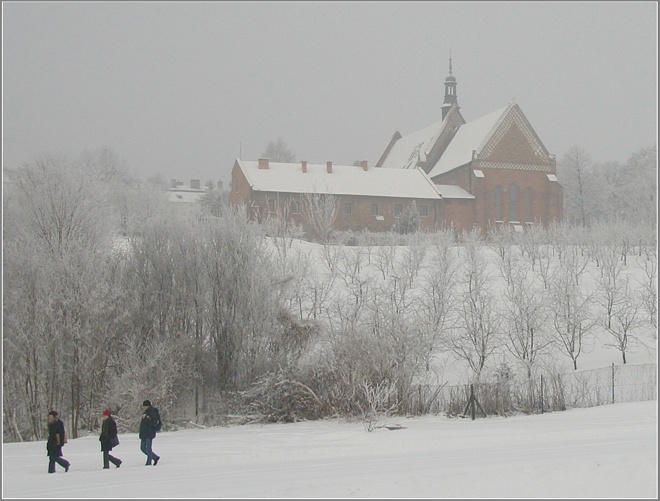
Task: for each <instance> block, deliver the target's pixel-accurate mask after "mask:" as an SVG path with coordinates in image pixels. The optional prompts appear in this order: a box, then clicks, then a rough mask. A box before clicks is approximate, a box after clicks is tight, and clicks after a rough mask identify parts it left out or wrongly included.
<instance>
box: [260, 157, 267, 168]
mask: <svg viewBox="0 0 660 501" xmlns="http://www.w3.org/2000/svg"><path fill="white" fill-rule="evenodd" d="M259 168H260V169H267V168H268V159H267V158H260V159H259Z"/></svg>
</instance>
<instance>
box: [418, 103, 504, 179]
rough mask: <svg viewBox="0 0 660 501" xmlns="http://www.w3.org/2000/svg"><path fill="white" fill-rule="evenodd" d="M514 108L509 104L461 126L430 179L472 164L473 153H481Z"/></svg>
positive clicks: (430, 174)
mask: <svg viewBox="0 0 660 501" xmlns="http://www.w3.org/2000/svg"><path fill="white" fill-rule="evenodd" d="M512 106H513V103H509V104H508V105H507V106H505V107H504V108H500V109H499V110H497V111H494V112H492V113H489V114H488V115H486V116H483V117H481V118H478V119H477V120H473V121H472V122H467V123H466V124H463V125H461V127H460V128H459V129H458V132H456V135H455V136H454V138H453V139H452V140H451V142H450V143H449V146H447V149H446V150H445V151H444V153H443V154H442V156H441V157H440V160H438V163H436V164H435V166H434V167H433V169H431V171H430V172H429V177H431V178H433V177H435V176H437V175H439V174H444V173H445V172H449V171H450V170H452V169H455V168H456V167H460V166H461V165H465V164H467V163H469V162H471V161H472V152H473V151H476V152H477V153H479V151H480V150H481V148H483V147H484V146H485V145H486V143H487V142H488V139H489V138H490V136H491V134H492V133H493V132H494V131H495V129H496V128H497V126H498V125H499V123H500V122H501V120H502V119H503V118H504V116H506V114H507V113H508V111H509V110H510V109H511V107H512Z"/></svg>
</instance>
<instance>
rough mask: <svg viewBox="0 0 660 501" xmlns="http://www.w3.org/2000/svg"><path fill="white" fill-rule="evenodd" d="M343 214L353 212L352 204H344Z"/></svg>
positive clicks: (348, 214)
mask: <svg viewBox="0 0 660 501" xmlns="http://www.w3.org/2000/svg"><path fill="white" fill-rule="evenodd" d="M344 214H346V215H347V216H350V215H351V214H353V206H352V205H351V204H350V203H345V204H344Z"/></svg>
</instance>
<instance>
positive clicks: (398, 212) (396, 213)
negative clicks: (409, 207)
mask: <svg viewBox="0 0 660 501" xmlns="http://www.w3.org/2000/svg"><path fill="white" fill-rule="evenodd" d="M402 213H403V205H400V204H396V205H394V217H400V216H401V214H402Z"/></svg>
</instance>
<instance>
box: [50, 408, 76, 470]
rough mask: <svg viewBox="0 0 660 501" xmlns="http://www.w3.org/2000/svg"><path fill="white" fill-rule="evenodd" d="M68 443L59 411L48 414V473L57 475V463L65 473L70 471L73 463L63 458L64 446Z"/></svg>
mask: <svg viewBox="0 0 660 501" xmlns="http://www.w3.org/2000/svg"><path fill="white" fill-rule="evenodd" d="M65 443H66V434H65V432H64V423H63V422H62V420H61V419H59V418H58V417H57V411H50V412H49V413H48V441H47V442H46V455H47V456H48V473H55V463H57V464H59V465H60V466H61V467H62V468H64V471H65V472H67V471H69V467H70V466H71V463H69V462H68V461H67V460H66V459H64V458H63V457H62V446H63V445H64V444H65Z"/></svg>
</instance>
